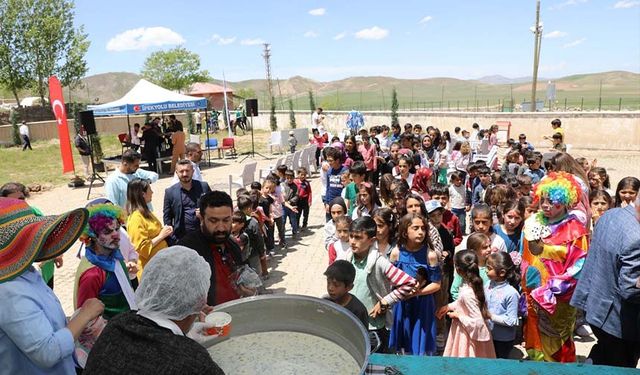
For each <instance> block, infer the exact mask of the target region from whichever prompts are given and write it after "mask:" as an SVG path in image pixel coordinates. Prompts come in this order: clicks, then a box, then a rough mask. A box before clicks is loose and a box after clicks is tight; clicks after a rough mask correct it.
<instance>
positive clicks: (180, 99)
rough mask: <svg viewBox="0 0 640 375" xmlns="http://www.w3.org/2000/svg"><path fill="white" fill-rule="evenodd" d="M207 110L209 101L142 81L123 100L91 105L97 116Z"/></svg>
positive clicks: (90, 107)
mask: <svg viewBox="0 0 640 375" xmlns="http://www.w3.org/2000/svg"><path fill="white" fill-rule="evenodd" d="M198 108H207V99H204V98H198V97H195V96H188V95H183V94H178V93H177V92H173V91H170V90H167V89H165V88H163V87H160V86H158V85H154V84H153V83H151V82H149V81H146V80H144V79H141V80H140V81H138V83H136V85H135V86H133V88H132V89H131V90H129V92H128V93H126V94H125V95H124V96H123V97H122V98H120V99H118V100H116V101H113V102H110V103H105V104H100V105H90V106H89V108H88V109H90V110H92V111H93V114H94V115H95V116H110V115H130V114H139V113H150V112H168V111H189V110H194V109H198Z"/></svg>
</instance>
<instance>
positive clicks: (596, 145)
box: [0, 111, 640, 151]
mask: <svg viewBox="0 0 640 375" xmlns="http://www.w3.org/2000/svg"><path fill="white" fill-rule="evenodd" d="M363 114H364V116H365V124H366V126H367V127H369V126H373V125H382V124H387V125H388V124H389V123H390V114H389V112H363ZM325 115H326V118H325V127H326V128H327V130H329V131H330V132H332V133H337V132H338V131H339V130H341V129H344V123H345V120H346V117H347V112H345V111H336V112H328V111H327V112H325ZM398 115H399V121H400V124H404V123H406V122H410V123H412V124H416V123H418V124H421V125H422V126H423V128H425V127H426V126H428V125H432V126H436V127H438V128H439V129H440V130H443V131H444V130H449V131H450V132H453V129H454V128H455V127H456V126H460V127H461V128H467V129H469V130H470V129H471V124H473V123H474V122H477V123H478V124H480V126H481V128H489V126H490V125H491V124H493V123H495V122H496V121H511V124H512V126H511V129H510V137H512V138H517V135H518V134H520V133H525V134H527V137H528V140H529V141H531V142H533V143H534V145H536V144H544V142H546V141H543V139H542V137H543V136H544V135H550V134H551V125H550V123H551V120H553V119H555V118H559V119H561V120H562V127H563V128H564V129H565V137H566V140H565V143H568V144H571V145H572V147H574V148H581V149H595V150H633V151H639V150H640V112H602V113H591V112H578V113H576V112H540V113H525V112H521V113H517V112H516V113H497V112H480V113H473V112H399V113H398ZM276 116H277V119H278V125H279V128H280V129H286V128H288V127H289V112H288V111H279V112H277V113H276ZM177 117H178V119H179V120H180V121H182V123H183V124H184V126H185V128H186V126H187V120H186V116H185V115H184V114H178V115H177ZM129 121H130V123H131V126H133V124H134V123H135V122H139V123H143V122H144V116H130V118H129ZM69 122H70V124H69V129H70V132H71V133H72V134H71V135H72V136H74V134H73V126H72V124H73V120H69ZM296 123H297V125H298V127H299V128H300V127H310V125H311V115H310V114H309V113H308V112H302V111H299V112H296ZM253 124H254V127H255V129H265V130H267V129H269V113H268V112H261V113H260V116H258V117H255V118H254V119H253ZM29 126H30V132H31V138H32V139H33V140H48V139H53V138H58V134H57V129H56V126H55V122H54V121H45V122H37V123H31V124H29ZM96 126H97V128H98V132H99V133H100V134H114V135H117V134H118V133H125V132H126V131H127V118H126V117H99V118H96ZM11 139H12V138H11V125H4V126H0V141H11Z"/></svg>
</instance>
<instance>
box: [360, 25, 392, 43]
mask: <svg viewBox="0 0 640 375" xmlns="http://www.w3.org/2000/svg"><path fill="white" fill-rule="evenodd" d="M387 35H389V30H387V29H383V28H380V27H378V26H374V27H371V28H369V29H362V30H360V31H358V32H357V33H356V38H358V39H368V40H379V39H384V38H386V37H387Z"/></svg>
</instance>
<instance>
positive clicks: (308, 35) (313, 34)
mask: <svg viewBox="0 0 640 375" xmlns="http://www.w3.org/2000/svg"><path fill="white" fill-rule="evenodd" d="M303 36H304V37H305V38H317V37H318V33H316V32H315V31H307V32H306V33H304V35H303Z"/></svg>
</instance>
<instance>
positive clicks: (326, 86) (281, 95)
mask: <svg viewBox="0 0 640 375" xmlns="http://www.w3.org/2000/svg"><path fill="white" fill-rule="evenodd" d="M139 79H140V76H139V75H138V74H135V73H129V72H112V73H104V74H96V75H92V76H88V77H86V78H84V79H83V80H82V85H81V86H80V88H78V89H74V90H73V91H71V92H69V90H67V89H65V90H64V95H65V100H66V101H67V102H71V101H79V102H85V103H92V104H97V103H106V102H109V101H112V100H115V99H118V98H120V97H122V96H123V95H124V94H125V93H126V92H127V91H128V90H129V89H131V88H132V87H133V86H134V85H135V83H136V82H137V81H138V80H139ZM547 81H549V79H547V78H540V79H539V80H538V86H537V88H538V93H537V97H538V98H539V99H542V100H544V99H545V94H546V91H547ZM551 81H552V82H554V83H555V89H556V100H558V101H563V100H564V99H567V100H568V102H569V105H573V106H577V105H581V103H582V104H586V103H597V102H598V98H599V97H600V95H601V96H602V97H603V98H604V99H603V100H604V101H605V102H607V101H608V102H610V104H611V105H616V106H617V105H618V102H619V100H622V101H623V103H625V104H627V103H633V105H635V106H637V107H638V108H635V107H634V109H640V74H638V73H633V72H628V71H610V72H601V73H591V74H578V75H571V76H566V77H561V78H556V79H552V80H551ZM213 83H216V84H220V85H222V82H221V81H219V80H213ZM227 86H228V87H229V88H230V89H232V90H233V91H234V93H236V94H239V93H241V94H244V95H247V94H250V95H252V96H253V95H255V96H256V97H257V98H258V99H259V100H260V102H261V103H260V104H261V105H260V106H261V107H264V104H265V103H266V102H268V95H267V93H266V91H267V90H266V80H265V79H251V80H245V81H238V82H227ZM393 89H395V90H396V91H397V94H398V100H399V101H400V103H401V106H402V105H403V103H406V105H405V107H412V108H413V107H415V108H420V107H421V106H422V107H424V108H428V107H429V103H432V104H431V105H432V106H433V103H434V102H435V103H440V105H441V106H442V107H445V108H446V107H447V106H448V107H450V108H451V107H455V106H458V107H462V106H464V105H467V106H470V105H471V106H473V103H474V102H478V103H480V104H481V105H482V104H485V103H488V104H489V105H494V104H495V103H498V102H500V101H505V100H510V99H513V100H514V102H516V103H519V102H521V101H526V100H529V99H528V98H530V96H531V79H530V78H529V77H520V78H508V77H504V76H500V75H492V76H485V77H481V78H478V79H473V80H462V79H456V78H446V77H435V78H424V79H399V78H393V77H349V78H345V79H341V80H336V81H329V82H320V81H315V80H312V79H309V78H305V77H300V76H294V77H291V78H288V79H275V80H273V94H274V97H275V98H276V103H279V104H278V105H277V107H278V108H277V109H286V108H288V105H287V103H286V102H287V100H291V101H292V102H293V105H294V107H295V108H296V109H308V107H309V99H308V97H309V91H311V92H313V95H314V97H315V100H316V104H317V105H320V106H323V107H324V108H329V109H351V108H362V109H376V108H380V109H384V108H389V107H390V103H391V93H392V90H393ZM28 95H29V93H23V94H22V97H24V96H28ZM4 97H5V98H10V97H11V95H5V96H4ZM409 103H411V104H409ZM470 103H471V104H470Z"/></svg>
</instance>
